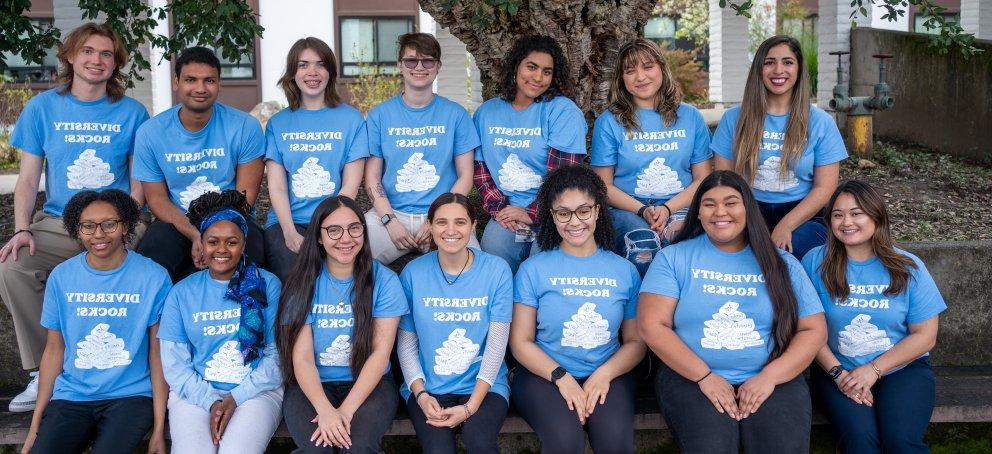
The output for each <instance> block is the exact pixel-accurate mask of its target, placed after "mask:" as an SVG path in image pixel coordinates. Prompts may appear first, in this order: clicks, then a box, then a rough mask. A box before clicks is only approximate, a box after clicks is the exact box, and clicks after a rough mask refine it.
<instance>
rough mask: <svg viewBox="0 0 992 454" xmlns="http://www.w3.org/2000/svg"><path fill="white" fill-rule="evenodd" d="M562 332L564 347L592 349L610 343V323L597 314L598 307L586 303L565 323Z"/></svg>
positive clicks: (562, 344)
mask: <svg viewBox="0 0 992 454" xmlns="http://www.w3.org/2000/svg"><path fill="white" fill-rule="evenodd" d="M563 325H564V327H563V328H562V330H561V346H562V347H579V348H584V349H587V350H588V349H592V348H596V347H599V346H600V345H606V344H607V343H608V342H609V341H610V322H609V320H606V319H604V318H603V316H602V315H599V313H598V312H596V305H595V304H593V303H585V304H583V305H582V307H579V310H578V311H577V312H576V313H575V315H572V320H570V321H567V322H565V323H564V324H563Z"/></svg>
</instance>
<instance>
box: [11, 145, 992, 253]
mask: <svg viewBox="0 0 992 454" xmlns="http://www.w3.org/2000/svg"><path fill="white" fill-rule="evenodd" d="M872 159H873V162H871V163H870V165H871V166H864V165H859V162H858V159H857V158H854V157H852V158H850V159H848V160H846V161H844V162H843V165H842V169H841V178H843V179H859V180H863V181H867V182H869V183H871V184H872V185H874V186H875V187H877V188H879V189H880V190H881V191H882V193H883V195H884V196H885V199H886V202H887V203H888V207H889V210H890V214H891V216H892V218H893V226H892V228H893V230H894V234H895V237H896V239H897V240H899V241H965V240H989V239H992V229H990V228H989V225H992V167H990V166H989V165H987V164H986V165H980V164H973V163H968V162H966V161H964V160H961V159H958V158H954V157H951V156H947V155H943V154H937V153H932V152H929V151H927V150H925V149H921V148H918V147H914V146H911V145H893V144H888V143H878V144H876V147H875V150H874V152H873V155H872ZM358 202H359V205H361V206H362V207H363V208H366V209H367V208H368V207H370V206H371V204H370V203H369V200H368V198H367V197H366V196H365V194H364V192H359V196H358ZM43 204H44V194H39V196H38V203H37V208H39V209H40V208H41V206H42V205H43ZM257 206H258V210H257V214H258V220H259V222H264V221H265V216H266V214H267V213H268V207H269V199H268V192H267V189H266V188H265V185H264V184H263V186H262V193H261V194H260V196H259V198H258V205H257ZM13 208H14V197H13V194H4V195H0V238H3V240H4V241H6V239H7V238H9V237H10V235H11V234H12V233H13V226H14V215H13ZM484 217H485V216H484ZM483 221H485V219H483ZM483 225H484V222H480V225H479V233H480V234H481V233H482V227H483Z"/></svg>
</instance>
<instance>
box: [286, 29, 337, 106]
mask: <svg viewBox="0 0 992 454" xmlns="http://www.w3.org/2000/svg"><path fill="white" fill-rule="evenodd" d="M307 49H310V50H312V51H314V53H316V54H317V57H319V58H320V61H321V62H322V63H324V68H325V69H327V73H328V79H327V86H325V87H324V105H326V106H327V107H337V105H338V104H341V96H340V95H338V88H337V83H338V59H337V58H335V57H334V51H333V50H331V47H330V46H328V45H327V43H325V42H324V41H322V40H321V39H319V38H314V37H312V36H308V37H306V38H300V39H298V40H296V42H295V43H293V47H290V48H289V53H288V54H286V72H284V73H283V74H282V77H280V78H279V86H280V87H281V88H282V91H283V93H285V94H286V101H287V102H288V103H289V108H290V110H297V109H299V108H300V106H301V105H302V100H303V95H302V92H301V91H300V87H299V86H297V85H296V68H297V66H298V65H299V62H300V56H301V55H303V51H305V50H307Z"/></svg>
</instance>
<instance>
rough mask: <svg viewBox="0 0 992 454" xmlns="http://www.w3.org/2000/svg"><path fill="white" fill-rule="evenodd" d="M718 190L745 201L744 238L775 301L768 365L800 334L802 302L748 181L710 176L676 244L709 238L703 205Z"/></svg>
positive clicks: (727, 174) (719, 173)
mask: <svg viewBox="0 0 992 454" xmlns="http://www.w3.org/2000/svg"><path fill="white" fill-rule="evenodd" d="M717 186H726V187H728V188H731V189H733V190H735V191H737V192H739V193H740V194H741V201H742V202H743V204H744V210H745V212H746V215H745V222H746V224H745V226H744V238H745V241H747V244H749V245H750V246H751V252H752V253H753V254H754V258H755V259H756V260H757V261H758V266H759V267H760V268H761V274H762V275H764V277H765V289H766V290H767V291H768V297H769V298H770V299H771V300H772V312H773V313H774V317H773V320H772V334H773V336H774V337H775V349H774V350H772V352H771V356H769V357H768V361H771V360H773V359H775V358H778V357H779V356H781V355H782V352H784V351H785V350H786V349H787V348H789V343H790V342H792V336H793V335H795V334H796V325H797V324H798V308H797V306H798V302H797V300H796V294H795V293H794V292H793V291H792V278H791V277H790V275H789V267H788V265H786V263H785V260H784V259H783V258H782V256H781V255H779V250H778V249H777V248H776V247H775V243H773V242H772V237H771V234H770V233H768V225H767V224H765V219H764V218H762V217H761V210H760V209H758V202H757V201H756V200H755V199H754V195H753V194H752V193H751V188H750V187H748V184H747V181H744V178H742V177H741V176H740V175H738V174H736V173H734V172H732V171H729V170H716V171H714V172H713V173H711V174H709V176H707V177H706V178H705V179H703V181H702V183H700V184H699V188H697V189H696V194H695V195H693V197H692V205H690V206H689V214H688V215H686V219H685V222H686V224H685V226H684V227H682V230H680V231H679V233H678V235H676V237H675V239H674V241H673V242H675V243H678V242H680V241H684V240H688V239H690V238H695V237H697V236H699V235H704V234H706V231H705V230H703V224H702V223H701V222H700V221H699V205H700V203H701V201H702V200H703V195H705V194H706V192H707V191H709V190H710V189H713V188H715V187H717Z"/></svg>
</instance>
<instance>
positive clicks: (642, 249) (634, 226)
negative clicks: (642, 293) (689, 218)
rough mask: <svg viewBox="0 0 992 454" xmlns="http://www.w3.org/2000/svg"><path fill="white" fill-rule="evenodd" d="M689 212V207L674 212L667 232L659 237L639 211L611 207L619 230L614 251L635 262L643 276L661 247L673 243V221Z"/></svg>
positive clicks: (682, 218) (614, 224)
mask: <svg viewBox="0 0 992 454" xmlns="http://www.w3.org/2000/svg"><path fill="white" fill-rule="evenodd" d="M688 212H689V209H688V208H683V209H681V210H678V211H676V212H675V213H672V215H671V216H669V218H668V223H667V224H666V225H665V233H666V234H665V235H662V236H661V237H659V236H658V234H656V233H655V232H654V231H653V230H651V228H650V226H648V223H647V221H645V220H644V218H642V217H640V216H638V215H637V213H632V212H630V211H627V210H621V209H619V208H612V207H611V208H610V216H611V217H612V218H613V227H614V228H615V229H616V232H617V237H616V240H615V243H614V246H613V252H616V254H617V255H619V256H621V257H625V258H626V259H627V260H629V261H630V263H633V264H634V266H635V267H637V272H638V273H641V277H644V273H646V272H647V271H648V267H649V266H651V261H652V260H654V256H655V254H657V253H658V251H659V250H661V248H663V247H665V246H668V245H669V244H671V242H670V241H669V239H670V238H671V235H673V234H674V232H669V231H668V229H669V227H670V226H671V225H672V222H675V221H681V220H684V219H685V215H686V213H688Z"/></svg>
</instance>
